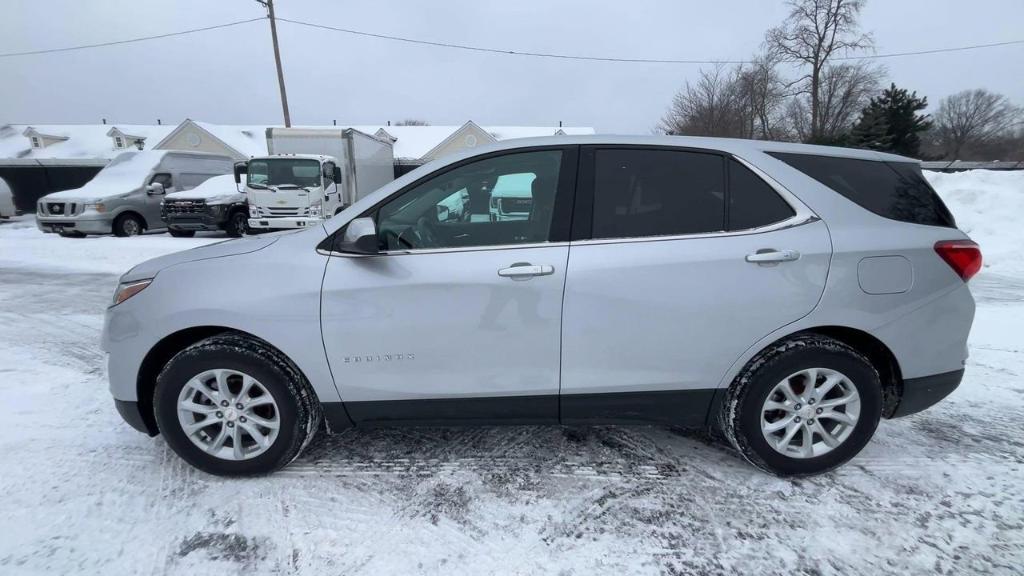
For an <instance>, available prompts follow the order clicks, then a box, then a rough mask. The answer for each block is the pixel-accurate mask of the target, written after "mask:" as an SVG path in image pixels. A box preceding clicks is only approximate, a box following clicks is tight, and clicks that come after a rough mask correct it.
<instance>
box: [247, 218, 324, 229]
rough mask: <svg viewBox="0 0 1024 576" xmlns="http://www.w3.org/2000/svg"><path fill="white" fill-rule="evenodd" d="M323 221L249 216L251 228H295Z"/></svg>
mask: <svg viewBox="0 0 1024 576" xmlns="http://www.w3.org/2000/svg"><path fill="white" fill-rule="evenodd" d="M322 223H323V220H322V219H320V218H308V217H301V218H289V217H279V218H249V227H250V228H271V229H276V230H291V229H295V228H312V227H314V226H319V225H320V224H322Z"/></svg>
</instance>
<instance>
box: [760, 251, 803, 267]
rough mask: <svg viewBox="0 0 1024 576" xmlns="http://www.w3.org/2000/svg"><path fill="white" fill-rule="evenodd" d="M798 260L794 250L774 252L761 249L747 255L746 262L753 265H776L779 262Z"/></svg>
mask: <svg viewBox="0 0 1024 576" xmlns="http://www.w3.org/2000/svg"><path fill="white" fill-rule="evenodd" d="M799 258H800V253H799V252H797V251H796V250H775V249H772V248H762V249H761V250H758V251H757V252H754V253H753V254H747V262H753V263H754V264H778V263H779V262H792V261H794V260H797V259H799Z"/></svg>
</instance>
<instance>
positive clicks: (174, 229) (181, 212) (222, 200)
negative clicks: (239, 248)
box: [160, 174, 249, 238]
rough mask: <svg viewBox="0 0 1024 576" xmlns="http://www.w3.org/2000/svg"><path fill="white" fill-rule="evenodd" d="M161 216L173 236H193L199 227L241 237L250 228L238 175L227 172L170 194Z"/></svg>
mask: <svg viewBox="0 0 1024 576" xmlns="http://www.w3.org/2000/svg"><path fill="white" fill-rule="evenodd" d="M160 219H161V220H163V221H164V222H165V223H166V224H167V229H168V231H169V232H170V233H171V236H177V237H191V236H195V235H196V231H197V230H223V231H225V232H227V234H228V236H231V237H234V238H237V237H239V236H241V235H242V234H245V232H246V230H247V229H248V222H249V207H248V205H247V204H246V202H245V192H241V191H239V189H238V184H236V183H235V179H234V177H233V176H232V175H231V174H223V175H221V176H214V177H213V178H210V179H209V180H207V181H205V182H203V183H202V184H200V185H199V186H196V187H195V188H193V189H191V190H187V191H184V192H173V193H171V194H167V195H166V196H165V197H164V201H163V204H162V205H161V210H160Z"/></svg>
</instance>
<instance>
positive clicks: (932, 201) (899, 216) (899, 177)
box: [768, 152, 956, 228]
mask: <svg viewBox="0 0 1024 576" xmlns="http://www.w3.org/2000/svg"><path fill="white" fill-rule="evenodd" d="M768 154H769V156H772V157H774V158H777V159H779V160H781V161H783V162H785V163H786V164H789V165H790V166H792V167H793V168H796V169H797V170H799V171H801V172H803V173H804V174H806V175H808V176H810V177H811V178H814V179H815V180H817V181H818V182H821V183H822V184H824V185H825V186H828V187H829V188H831V189H832V190H834V191H836V192H837V193H839V194H842V195H843V196H844V197H846V198H847V199H848V200H850V201H852V202H854V203H856V204H857V205H858V206H860V207H862V208H864V209H867V210H870V211H871V212H874V213H875V214H878V215H879V216H883V217H885V218H889V219H892V220H899V221H900V222H910V223H912V224H926V225H929V226H944V227H948V228H955V227H956V222H955V221H954V220H953V215H952V214H950V212H949V209H948V208H946V205H945V204H943V203H942V199H941V198H939V195H938V194H936V193H935V190H933V189H932V187H931V186H930V185H929V184H928V181H927V180H925V179H924V176H923V175H922V174H921V168H920V166H918V165H917V164H916V163H913V162H883V161H879V160H861V159H856V158H837V157H834V156H819V155H815V154H789V153H781V152H769V153H768Z"/></svg>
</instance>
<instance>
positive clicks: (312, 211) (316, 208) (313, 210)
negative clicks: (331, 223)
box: [309, 204, 321, 216]
mask: <svg viewBox="0 0 1024 576" xmlns="http://www.w3.org/2000/svg"><path fill="white" fill-rule="evenodd" d="M320 208H321V205H320V204H313V205H312V206H310V207H309V215H310V216H319V215H320Z"/></svg>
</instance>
